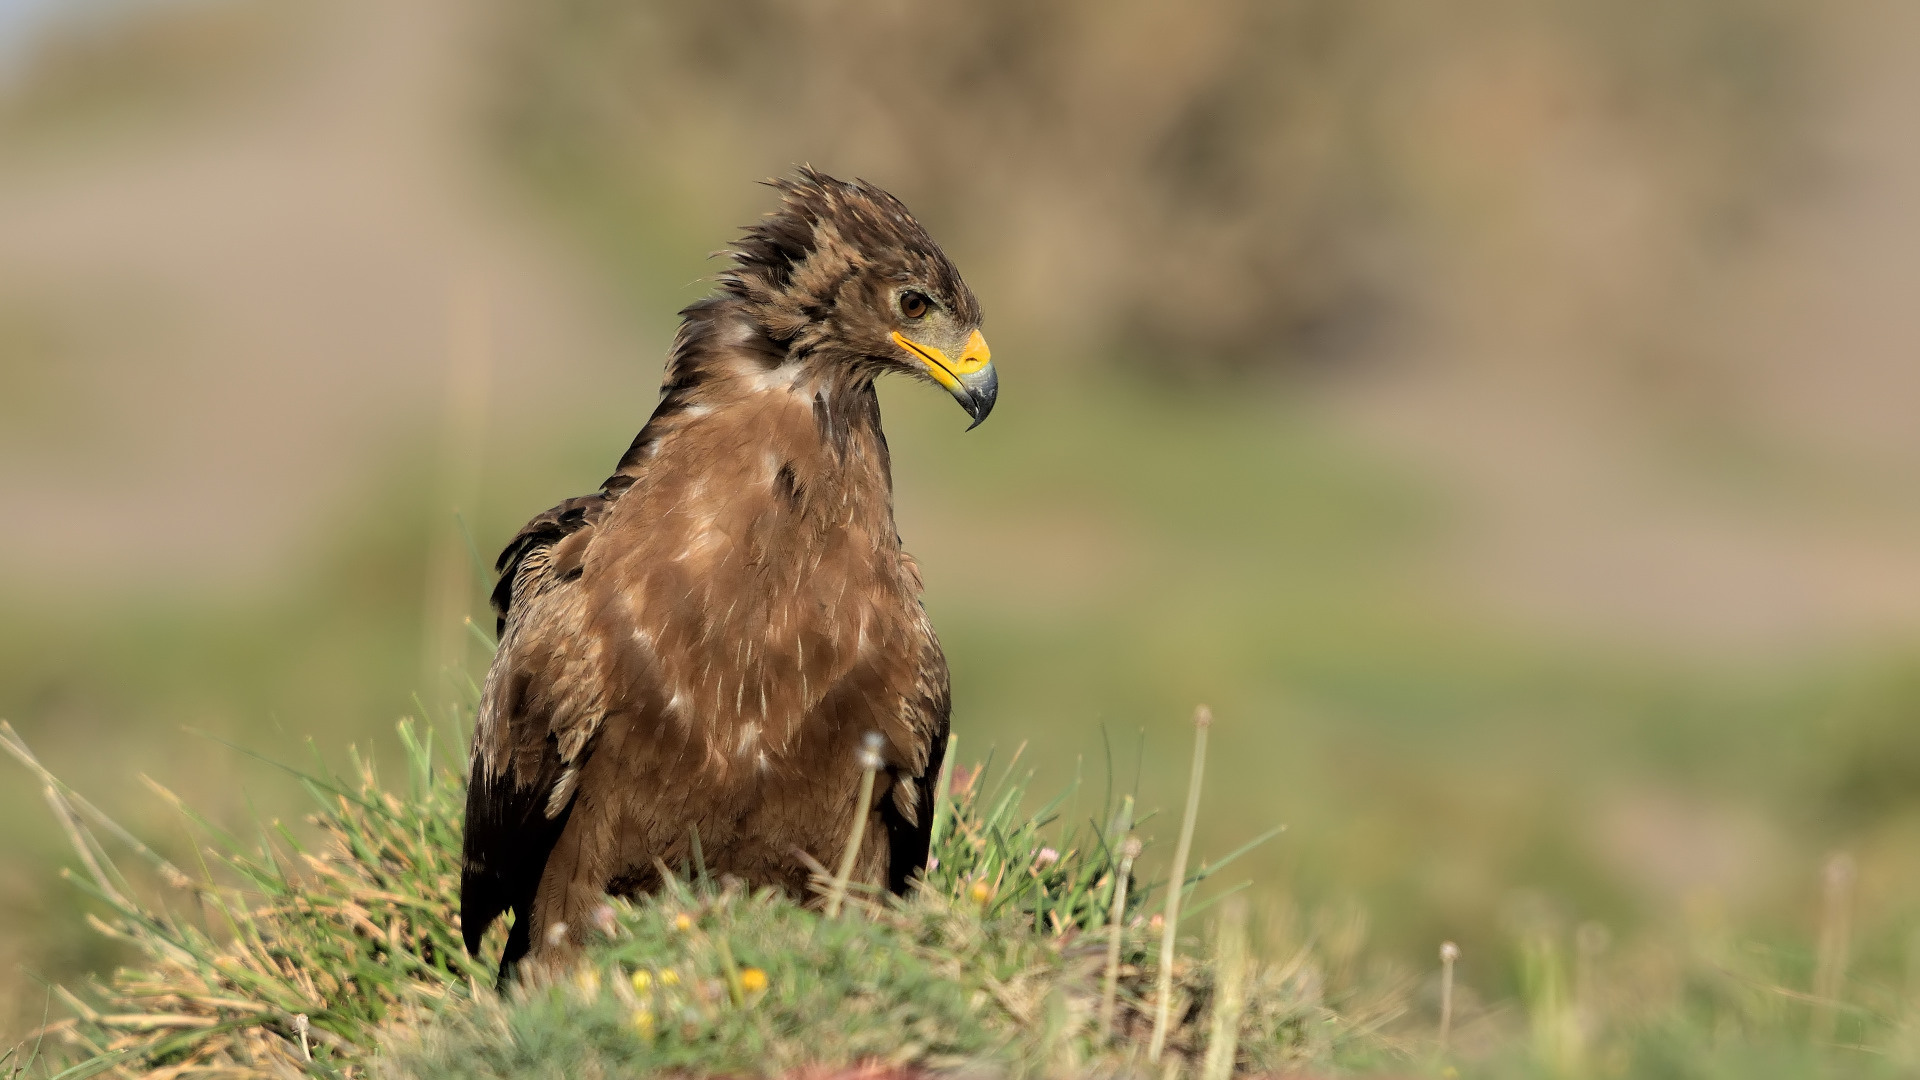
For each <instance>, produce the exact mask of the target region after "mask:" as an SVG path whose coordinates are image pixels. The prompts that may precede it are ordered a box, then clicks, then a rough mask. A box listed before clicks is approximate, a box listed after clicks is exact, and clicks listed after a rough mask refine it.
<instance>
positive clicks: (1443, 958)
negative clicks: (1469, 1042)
mask: <svg viewBox="0 0 1920 1080" xmlns="http://www.w3.org/2000/svg"><path fill="white" fill-rule="evenodd" d="M1458 959H1460V946H1458V945H1455V944H1454V943H1453V942H1451V941H1443V942H1441V943H1440V1052H1441V1053H1442V1054H1445V1053H1446V1052H1447V1043H1448V1042H1449V1041H1450V1040H1451V1039H1452V1037H1453V964H1454V961H1456V960H1458Z"/></svg>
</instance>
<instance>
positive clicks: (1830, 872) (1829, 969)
mask: <svg viewBox="0 0 1920 1080" xmlns="http://www.w3.org/2000/svg"><path fill="white" fill-rule="evenodd" d="M1853 880H1854V865H1853V856H1851V855H1848V854H1847V853H1846V852H1844V851H1840V852H1835V853H1834V854H1832V855H1830V856H1828V858H1827V862H1826V866H1825V867H1823V868H1822V870H1821V873H1820V884H1821V905H1820V943H1819V946H1818V954H1817V957H1816V959H1815V962H1814V971H1813V997H1814V1002H1813V1027H1812V1036H1813V1041H1814V1042H1817V1043H1826V1042H1831V1041H1833V1034H1834V1026H1835V1024H1836V1022H1837V1020H1838V1017H1839V1005H1840V995H1841V993H1842V991H1843V990H1844V989H1845V985H1846V979H1847V953H1848V951H1849V948H1850V946H1851V942H1850V940H1849V939H1850V938H1851V937H1852V925H1851V924H1852V918H1851V914H1852V907H1853Z"/></svg>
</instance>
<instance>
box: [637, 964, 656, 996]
mask: <svg viewBox="0 0 1920 1080" xmlns="http://www.w3.org/2000/svg"><path fill="white" fill-rule="evenodd" d="M652 985H653V973H652V972H650V971H648V970H647V969H646V968H640V969H638V970H636V971H635V972H634V973H633V989H634V992H635V993H640V994H644V993H646V992H647V988H648V987H650V986H652Z"/></svg>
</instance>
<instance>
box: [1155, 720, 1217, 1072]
mask: <svg viewBox="0 0 1920 1080" xmlns="http://www.w3.org/2000/svg"><path fill="white" fill-rule="evenodd" d="M1212 726H1213V711H1212V710H1211V709H1208V708H1207V707H1206V706H1205V705H1202V706H1200V707H1199V708H1197V709H1195V710H1194V711H1193V774H1192V775H1191V776H1190V777H1189V778H1188V780H1187V809H1186V813H1185V814H1183V815H1182V816H1181V818H1180V842H1179V843H1178V844H1175V845H1174V848H1173V869H1172V870H1170V871H1169V872H1168V874H1167V909H1166V912H1165V914H1164V916H1163V918H1164V919H1165V920H1166V924H1165V925H1164V926H1163V927H1162V928H1161V935H1162V936H1161V939H1160V972H1159V974H1160V981H1159V985H1158V988H1157V990H1156V993H1155V1000H1154V1004H1153V1040H1152V1041H1151V1042H1150V1043H1149V1044H1148V1046H1147V1060H1148V1061H1150V1062H1153V1063H1154V1064H1159V1062H1160V1055H1161V1054H1162V1053H1164V1052H1165V1051H1166V1048H1167V1024H1168V1021H1169V1019H1170V1013H1171V1012H1172V1009H1173V958H1174V943H1175V937H1176V935H1177V934H1178V933H1179V930H1180V899H1181V894H1182V893H1184V892H1185V891H1186V888H1185V885H1186V880H1187V856H1188V855H1189V854H1190V853H1191V852H1192V851H1193V823H1194V820H1195V819H1196V818H1198V817H1199V816H1200V784H1201V780H1202V776H1203V774H1204V772H1205V770H1206V764H1207V729H1208V728H1210V727H1212Z"/></svg>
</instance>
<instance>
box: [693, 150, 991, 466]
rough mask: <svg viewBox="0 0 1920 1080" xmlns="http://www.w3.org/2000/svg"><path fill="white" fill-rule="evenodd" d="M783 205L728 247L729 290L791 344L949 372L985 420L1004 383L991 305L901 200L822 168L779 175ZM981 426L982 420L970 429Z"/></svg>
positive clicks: (806, 355)
mask: <svg viewBox="0 0 1920 1080" xmlns="http://www.w3.org/2000/svg"><path fill="white" fill-rule="evenodd" d="M769 183H770V184H771V185H772V186H773V187H774V188H776V189H777V190H779V191H780V193H781V196H782V198H781V201H780V206H779V208H778V209H776V210H774V211H773V212H771V213H769V214H767V215H766V216H765V217H763V218H761V219H760V221H759V222H758V223H756V224H754V225H752V226H750V227H748V229H747V230H746V233H745V235H743V236H742V237H741V238H740V239H739V241H737V242H736V243H735V244H734V246H733V248H732V250H731V251H730V252H728V253H727V254H729V255H731V256H732V258H733V266H732V267H731V268H730V269H729V270H728V271H727V272H726V273H724V274H722V275H721V277H720V284H721V287H722V288H723V289H725V290H726V291H728V292H730V293H732V294H733V295H735V296H737V297H739V298H740V299H741V300H742V301H744V302H745V304H746V306H747V308H748V310H749V311H750V312H751V314H752V315H753V317H754V319H755V321H756V322H757V323H758V324H759V325H760V327H761V328H762V329H763V330H765V331H766V333H767V335H768V336H769V337H771V338H773V339H774V340H775V341H777V342H780V343H782V344H783V345H785V346H786V348H787V351H788V354H789V355H790V356H793V357H795V358H800V359H804V360H805V361H807V362H809V363H829V364H841V365H845V366H847V367H848V368H850V369H852V370H853V371H855V372H857V373H859V374H861V375H862V376H865V377H872V376H873V375H878V374H880V373H883V372H888V371H897V372H903V373H906V374H908V375H912V376H914V377H916V378H921V379H926V380H929V381H931V382H934V383H938V384H939V385H940V386H942V387H944V388H945V389H946V391H947V392H948V393H950V394H952V395H953V397H954V399H955V400H956V401H958V402H959V403H960V405H961V407H962V408H964V409H966V410H967V415H969V416H971V417H973V425H972V426H973V427H978V426H979V424H980V422H981V421H982V420H985V419H986V418H987V414H988V413H989V412H991V411H993V403H994V399H995V397H997V396H998V394H999V386H1000V384H999V377H998V376H997V375H996V374H995V373H994V370H993V363H992V354H991V353H990V352H989V351H988V350H987V339H986V338H984V337H982V336H981V334H980V304H979V301H977V300H975V299H974V297H973V290H971V289H969V288H967V283H966V282H965V281H962V280H961V279H960V271H958V270H956V269H955V268H954V265H953V263H952V261H950V260H949V259H948V258H947V256H946V253H945V252H943V251H941V250H940V245H939V244H936V243H934V242H933V238H932V237H931V236H928V235H927V231H926V230H925V229H924V228H922V227H921V226H920V223H919V222H918V221H915V220H914V217H913V215H912V214H911V213H910V212H908V210H907V208H906V206H905V205H904V204H902V203H901V202H900V200H899V199H896V198H894V197H893V196H892V195H889V194H887V193H886V192H885V191H882V190H880V189H879V188H877V187H875V186H873V185H872V184H869V183H867V182H866V181H864V180H855V181H853V182H851V183H849V182H847V181H844V180H836V179H834V178H833V177H831V176H827V175H825V174H824V173H820V172H816V171H814V170H813V169H811V168H803V169H801V170H800V172H799V175H798V176H795V177H793V178H783V179H779V180H773V181H770V182H769ZM969 430H971V428H969Z"/></svg>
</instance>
